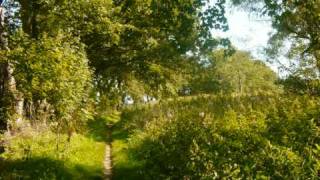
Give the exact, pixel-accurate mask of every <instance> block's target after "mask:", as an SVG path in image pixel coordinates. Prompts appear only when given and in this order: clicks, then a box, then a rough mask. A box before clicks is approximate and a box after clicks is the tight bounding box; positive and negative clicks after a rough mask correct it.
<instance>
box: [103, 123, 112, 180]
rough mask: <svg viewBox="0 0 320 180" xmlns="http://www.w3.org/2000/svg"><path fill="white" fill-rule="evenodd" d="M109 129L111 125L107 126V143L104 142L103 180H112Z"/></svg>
mask: <svg viewBox="0 0 320 180" xmlns="http://www.w3.org/2000/svg"><path fill="white" fill-rule="evenodd" d="M111 129H112V125H108V131H107V142H106V148H105V158H104V161H103V166H104V172H103V173H104V177H105V180H111V179H112V146H111V142H112V139H111V134H112V133H111Z"/></svg>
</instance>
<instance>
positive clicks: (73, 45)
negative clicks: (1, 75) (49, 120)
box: [7, 32, 91, 120]
mask: <svg viewBox="0 0 320 180" xmlns="http://www.w3.org/2000/svg"><path fill="white" fill-rule="evenodd" d="M12 38H13V42H12V46H13V48H12V50H11V51H10V52H8V53H7V59H8V61H9V62H10V63H11V64H13V65H14V67H15V71H14V77H15V79H16V81H17V88H18V89H19V91H21V92H23V94H24V97H25V98H26V99H28V100H31V101H34V102H36V101H39V100H43V99H46V100H47V101H48V103H49V104H51V105H53V107H54V111H55V114H56V117H57V118H58V119H61V118H63V119H65V120H70V119H72V118H73V117H74V116H75V115H76V113H77V112H79V110H80V108H81V107H82V104H83V103H85V102H86V101H87V100H88V95H89V93H90V88H91V85H90V82H91V70H90V68H89V66H88V60H87V58H86V55H85V52H84V48H83V45H81V43H79V42H78V41H77V39H75V38H72V37H68V36H64V35H63V34H59V35H57V36H56V37H48V36H46V35H43V36H42V37H40V39H37V40H33V39H30V38H29V37H28V36H26V35H24V34H23V33H21V32H20V33H17V34H16V35H15V36H14V37H12Z"/></svg>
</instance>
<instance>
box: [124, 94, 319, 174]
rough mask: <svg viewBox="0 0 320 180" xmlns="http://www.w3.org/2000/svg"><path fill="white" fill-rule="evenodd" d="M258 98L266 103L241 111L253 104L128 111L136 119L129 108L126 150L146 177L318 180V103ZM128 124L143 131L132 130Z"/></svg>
mask: <svg viewBox="0 0 320 180" xmlns="http://www.w3.org/2000/svg"><path fill="white" fill-rule="evenodd" d="M255 98H258V99H264V100H263V101H260V102H259V103H257V104H254V106H247V105H246V104H250V103H252V101H251V100H252V98H251V100H250V98H247V100H246V99H245V98H243V100H241V101H238V98H237V97H236V98H232V97H229V98H228V97H215V98H207V100H205V98H198V99H193V100H188V101H186V100H184V101H172V102H169V103H168V104H161V105H156V106H154V107H152V108H146V107H145V108H144V111H145V112H143V111H142V110H141V109H137V110H133V112H137V111H138V112H143V113H141V114H142V115H141V116H140V114H136V115H133V114H130V111H129V110H127V112H126V113H124V114H123V116H124V117H126V122H127V123H126V125H125V126H126V127H131V130H130V128H129V129H128V130H130V132H132V135H131V138H130V142H129V143H130V147H131V149H129V151H130V153H131V154H132V156H134V157H135V158H136V159H138V160H140V161H141V162H143V163H144V168H143V170H142V174H143V176H144V177H145V178H146V179H150V178H153V179H154V178H156V179H183V178H187V179H221V178H222V179H225V178H241V179H269V178H272V179H273V178H276V179H279V178H280V179H296V178H298V177H299V178H301V179H316V178H317V177H318V171H319V165H318V164H319V158H318V157H319V151H318V150H316V147H318V146H317V144H319V143H320V138H319V137H320V136H319V126H317V124H316V123H315V119H316V118H318V117H319V114H320V113H319V109H318V108H317V107H319V104H318V100H316V99H307V98H305V97H297V98H290V99H288V98H280V100H277V103H273V105H272V104H271V105H270V103H266V101H273V100H272V99H268V98H263V97H255ZM208 99H210V100H208ZM236 102H241V103H236ZM244 107H247V108H244ZM248 107H250V108H248ZM139 117H140V118H139ZM130 119H132V120H133V123H134V124H136V121H140V123H138V124H140V125H141V126H140V127H137V126H135V128H133V127H134V126H130V123H131V122H130ZM142 122H144V123H142ZM128 124H129V125H128ZM137 128H138V129H140V130H139V131H136V130H137Z"/></svg>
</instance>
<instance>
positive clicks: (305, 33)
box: [233, 0, 320, 73]
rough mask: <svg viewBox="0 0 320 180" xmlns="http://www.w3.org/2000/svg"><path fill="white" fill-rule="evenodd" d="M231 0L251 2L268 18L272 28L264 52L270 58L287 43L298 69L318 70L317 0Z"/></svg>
mask: <svg viewBox="0 0 320 180" xmlns="http://www.w3.org/2000/svg"><path fill="white" fill-rule="evenodd" d="M233 2H234V4H236V5H251V7H253V8H251V10H253V11H255V12H258V13H259V14H260V15H267V16H269V17H271V21H272V26H273V27H274V28H275V30H276V32H275V33H274V34H273V35H272V37H271V39H270V48H268V51H267V52H268V54H269V55H271V58H276V57H277V54H278V53H280V52H282V51H283V48H282V47H284V46H287V45H288V44H291V47H290V50H289V58H290V59H296V60H298V63H300V67H301V66H302V68H305V67H309V69H310V67H313V71H316V73H318V72H319V70H320V40H319V39H320V33H319V29H320V17H319V13H320V6H319V4H320V1H319V0H308V1H306V0H296V1H277V0H247V1H239V0H233ZM261 12H262V13H261ZM288 42H290V43H288ZM301 62H302V63H301ZM306 65H307V66H306Z"/></svg>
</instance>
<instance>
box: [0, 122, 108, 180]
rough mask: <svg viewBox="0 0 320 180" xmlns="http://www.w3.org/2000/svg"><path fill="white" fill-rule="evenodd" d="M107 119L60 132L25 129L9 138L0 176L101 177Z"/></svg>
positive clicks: (19, 177)
mask: <svg viewBox="0 0 320 180" xmlns="http://www.w3.org/2000/svg"><path fill="white" fill-rule="evenodd" d="M106 127H107V126H106V119H105V118H96V119H94V120H91V121H89V122H88V129H89V130H88V132H86V133H83V134H74V135H73V136H72V138H71V140H70V142H68V141H67V135H61V136H60V138H59V139H60V143H58V149H57V135H56V134H54V133H52V132H50V131H46V132H41V133H40V132H35V131H30V130H29V131H27V134H21V135H17V136H15V137H13V138H12V139H11V140H10V145H9V146H8V147H7V151H6V153H4V154H3V155H2V157H3V160H2V161H0V179H10V180H11V179H32V180H33V179H66V180H69V179H88V180H90V179H103V159H104V153H105V140H106V131H107V129H106Z"/></svg>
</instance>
